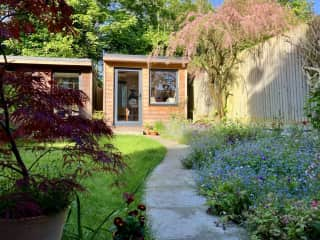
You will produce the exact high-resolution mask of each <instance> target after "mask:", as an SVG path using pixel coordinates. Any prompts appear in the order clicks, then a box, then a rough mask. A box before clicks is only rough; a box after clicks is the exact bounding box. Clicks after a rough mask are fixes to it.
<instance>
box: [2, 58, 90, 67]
mask: <svg viewBox="0 0 320 240" xmlns="http://www.w3.org/2000/svg"><path fill="white" fill-rule="evenodd" d="M7 61H8V63H9V64H28V65H51V66H52V65H53V66H81V67H92V60H91V59H89V58H56V57H25V56H7ZM1 63H4V58H3V56H1V57H0V64H1Z"/></svg>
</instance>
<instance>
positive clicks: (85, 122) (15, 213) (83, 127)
mask: <svg viewBox="0 0 320 240" xmlns="http://www.w3.org/2000/svg"><path fill="white" fill-rule="evenodd" d="M0 6H1V8H0V10H1V16H2V17H1V20H0V25H1V32H0V40H1V45H0V50H2V52H3V49H2V41H3V40H5V39H8V38H18V39H19V37H20V33H21V32H22V33H25V34H30V33H32V31H33V30H34V29H33V23H34V22H35V21H36V22H37V23H39V24H40V23H41V24H45V25H46V26H47V28H48V30H49V31H51V32H59V31H62V30H63V29H68V28H70V27H71V26H70V25H69V24H70V23H71V20H70V14H71V8H70V7H69V6H68V5H66V3H65V2H64V1H62V0H59V1H49V2H47V1H38V0H27V1H5V2H3V3H2V4H1V5H0ZM3 57H4V59H5V61H4V64H3V65H2V66H1V67H0V143H1V145H0V158H1V160H0V168H1V170H2V173H3V177H4V178H6V179H7V180H5V181H2V179H3V177H2V178H1V179H0V180H1V183H3V184H2V188H1V198H2V200H3V201H1V202H3V203H4V204H3V205H1V208H0V216H1V217H5V218H21V217H32V216H38V215H41V214H50V213H52V212H56V211H58V210H62V209H64V208H65V207H66V206H67V205H68V204H69V203H70V201H71V199H72V196H73V193H74V192H75V191H77V190H81V189H82V188H81V186H80V184H79V179H80V178H82V177H85V176H88V175H90V174H91V172H92V171H98V170H100V171H106V172H110V171H111V172H117V171H119V170H121V169H122V167H123V164H122V160H121V154H120V153H119V152H118V151H117V150H116V149H115V148H114V147H113V146H112V145H110V144H109V145H107V146H104V148H103V149H102V148H101V147H100V146H99V144H98V141H97V137H100V136H102V135H106V136H109V137H111V136H112V131H111V129H110V128H109V127H107V126H106V125H105V124H104V123H103V122H102V121H99V120H89V119H85V118H83V117H82V116H81V115H72V114H65V113H68V112H69V111H68V107H70V106H77V107H78V108H79V109H80V108H81V107H83V106H84V104H85V102H86V101H87V99H88V97H87V96H86V95H85V94H84V93H83V92H81V91H79V90H73V89H63V88H59V87H54V84H53V83H52V82H48V81H47V80H46V79H45V76H34V75H33V74H32V73H29V72H18V71H15V70H14V69H12V68H11V66H10V64H9V63H7V61H6V56H5V55H3ZM55 139H65V140H67V141H68V144H67V145H66V146H64V147H63V154H62V156H61V159H57V160H60V161H62V162H63V167H64V170H65V171H64V172H62V174H61V175H60V176H56V177H51V176H49V175H47V174H42V173H41V172H39V171H36V170H35V168H34V167H35V166H36V165H37V164H38V162H39V161H40V160H41V158H43V157H44V156H45V155H46V154H48V153H51V152H53V151H54V149H46V151H45V152H44V153H43V154H40V155H37V154H36V153H37V152H39V151H41V150H44V149H45V148H44V147H43V146H41V145H34V146H33V147H30V146H28V144H27V143H28V142H29V141H31V140H32V141H44V142H49V141H53V140H55ZM28 147H29V148H31V150H32V152H33V153H34V159H33V163H32V164H31V166H30V167H27V166H26V162H25V159H24V158H23V156H22V155H21V151H22V150H23V149H24V148H28ZM89 159H92V160H93V161H92V162H88V160H89ZM55 201H56V203H55Z"/></svg>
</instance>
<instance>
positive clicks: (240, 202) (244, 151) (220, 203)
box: [185, 126, 320, 239]
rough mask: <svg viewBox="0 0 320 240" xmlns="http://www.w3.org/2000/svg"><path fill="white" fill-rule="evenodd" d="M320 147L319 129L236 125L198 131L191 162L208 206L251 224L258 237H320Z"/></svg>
mask: <svg viewBox="0 0 320 240" xmlns="http://www.w3.org/2000/svg"><path fill="white" fill-rule="evenodd" d="M230 129H231V130H230ZM230 133H232V134H230ZM240 133H242V134H240ZM230 136H236V137H231V138H230ZM210 143H212V144H210ZM318 152H319V139H318V137H317V134H315V133H311V132H308V133H306V132H303V131H302V130H297V129H294V130H288V131H285V132H275V131H270V132H266V131H262V130H258V129H250V128H242V129H239V127H235V126H232V127H231V128H230V127H225V128H224V129H223V130H221V129H217V128H216V129H214V130H213V131H212V133H211V134H206V135H205V136H204V137H198V139H197V143H196V144H194V145H193V152H192V154H191V155H190V156H189V158H188V159H187V160H185V162H187V163H189V166H190V165H191V166H192V167H193V168H195V169H196V170H197V172H198V174H197V182H198V186H199V189H200V192H201V193H202V194H204V195H205V196H206V197H207V199H208V201H207V202H208V205H209V209H208V212H210V213H212V214H214V215H220V216H223V219H224V220H226V221H230V220H231V221H233V222H236V223H241V224H245V226H246V227H247V229H248V230H249V233H250V236H251V238H252V239H320V207H319V205H320V204H318V201H319V199H320V194H319V193H320V155H318ZM190 163H191V164H190Z"/></svg>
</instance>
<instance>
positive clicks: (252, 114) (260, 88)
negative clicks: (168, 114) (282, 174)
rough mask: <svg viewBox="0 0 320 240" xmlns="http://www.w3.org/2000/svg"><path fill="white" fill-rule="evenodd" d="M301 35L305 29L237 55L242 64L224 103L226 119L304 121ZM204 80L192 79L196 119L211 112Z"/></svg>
mask: <svg viewBox="0 0 320 240" xmlns="http://www.w3.org/2000/svg"><path fill="white" fill-rule="evenodd" d="M305 32H306V27H305V26H300V27H298V28H297V29H294V30H293V31H291V32H289V33H287V34H285V35H283V36H278V37H275V38H272V39H270V40H268V41H266V42H265V43H263V44H260V45H259V46H257V47H255V48H254V49H250V50H249V51H246V52H244V53H243V54H242V55H241V59H242V62H241V63H240V65H239V68H238V74H237V79H236V81H235V84H234V85H233V88H232V91H231V93H232V96H230V97H229V101H228V113H227V114H228V117H229V118H231V119H237V120H245V121H274V120H277V121H283V122H286V123H290V122H300V121H303V120H304V119H305V115H304V104H305V100H306V97H307V94H308V86H307V80H306V76H305V75H304V72H303V60H302V57H301V55H300V54H299V51H298V47H297V45H298V44H299V42H300V41H301V40H302V38H303V37H304V36H305ZM206 79H207V78H206V77H204V76H202V77H199V76H198V79H196V80H195V81H196V82H195V87H196V88H197V89H195V95H197V96H195V108H196V109H195V115H196V116H203V115H206V114H207V115H208V114H210V113H212V112H213V111H214V107H213V105H214V104H213V100H212V98H210V97H205V96H206V94H207V93H206V94H203V93H205V92H206V91H207V92H208V90H207V88H208V83H207V82H206V81H207V80H206ZM197 90H198V92H197ZM201 92H202V93H201ZM197 106H198V109H197Z"/></svg>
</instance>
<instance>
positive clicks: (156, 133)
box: [149, 130, 159, 136]
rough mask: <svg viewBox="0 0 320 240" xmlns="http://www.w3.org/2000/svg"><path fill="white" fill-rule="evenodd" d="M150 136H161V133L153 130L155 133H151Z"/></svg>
mask: <svg viewBox="0 0 320 240" xmlns="http://www.w3.org/2000/svg"><path fill="white" fill-rule="evenodd" d="M149 134H150V135H154V136H157V135H159V133H158V132H157V131H154V130H153V131H150V132H149Z"/></svg>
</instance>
